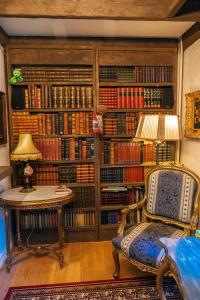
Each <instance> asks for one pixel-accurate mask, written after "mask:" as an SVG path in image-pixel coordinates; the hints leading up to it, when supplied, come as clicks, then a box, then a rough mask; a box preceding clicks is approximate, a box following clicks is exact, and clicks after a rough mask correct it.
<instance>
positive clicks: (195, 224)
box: [190, 214, 199, 230]
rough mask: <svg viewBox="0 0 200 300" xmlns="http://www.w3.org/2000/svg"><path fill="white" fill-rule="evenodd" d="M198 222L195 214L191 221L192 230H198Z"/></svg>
mask: <svg viewBox="0 0 200 300" xmlns="http://www.w3.org/2000/svg"><path fill="white" fill-rule="evenodd" d="M198 220H199V218H198V216H197V215H196V214H194V215H193V216H192V218H191V221H190V224H191V228H192V230H196V229H197V225H198Z"/></svg>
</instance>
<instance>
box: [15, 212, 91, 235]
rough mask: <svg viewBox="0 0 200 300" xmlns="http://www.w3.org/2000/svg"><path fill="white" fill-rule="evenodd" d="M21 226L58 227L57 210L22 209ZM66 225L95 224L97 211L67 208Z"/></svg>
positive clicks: (81, 225)
mask: <svg viewBox="0 0 200 300" xmlns="http://www.w3.org/2000/svg"><path fill="white" fill-rule="evenodd" d="M20 226H21V229H22V230H30V229H46V228H56V227H58V216H57V211H56V210H43V211H37V212H30V211H22V212H21V215H20ZM64 226H66V227H73V228H76V227H86V226H95V212H94V211H93V210H87V211H71V210H70V211H69V210H65V211H64Z"/></svg>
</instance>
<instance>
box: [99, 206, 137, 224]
mask: <svg viewBox="0 0 200 300" xmlns="http://www.w3.org/2000/svg"><path fill="white" fill-rule="evenodd" d="M120 222H121V211H120V210H110V211H105V210H103V211H101V225H109V224H118V223H120ZM126 222H127V224H131V223H136V222H137V212H136V211H133V212H131V213H129V214H128V215H127V217H126Z"/></svg>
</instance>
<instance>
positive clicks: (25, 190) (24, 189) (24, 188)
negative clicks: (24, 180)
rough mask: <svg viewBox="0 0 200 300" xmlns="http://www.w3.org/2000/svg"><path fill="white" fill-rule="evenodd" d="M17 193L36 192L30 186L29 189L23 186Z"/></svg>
mask: <svg viewBox="0 0 200 300" xmlns="http://www.w3.org/2000/svg"><path fill="white" fill-rule="evenodd" d="M19 191H20V193H31V192H33V191H36V188H34V187H33V186H31V187H25V186H23V187H22V188H21V189H20V190H19Z"/></svg>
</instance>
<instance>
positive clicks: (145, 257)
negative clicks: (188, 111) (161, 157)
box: [112, 165, 200, 278]
mask: <svg viewBox="0 0 200 300" xmlns="http://www.w3.org/2000/svg"><path fill="white" fill-rule="evenodd" d="M199 183H200V181H199V178H198V176H197V175H196V174H194V173H193V172H192V171H190V170H189V169H186V168H184V167H180V166H174V165H173V166H170V165H166V166H158V167H155V168H152V169H151V170H150V171H149V172H148V173H147V175H146V177H145V195H144V198H143V200H141V201H139V202H138V203H135V204H133V205H131V206H129V207H127V208H125V209H124V210H122V220H121V223H120V226H119V229H118V236H117V237H114V238H113V240H112V244H113V259H114V262H115V271H114V274H113V277H114V278H118V277H119V272H120V263H119V253H122V254H123V255H125V256H126V257H127V258H128V260H129V261H130V262H131V263H132V264H133V265H135V266H136V267H138V268H139V269H140V270H142V271H147V272H152V273H157V272H158V269H159V266H160V263H161V261H162V259H163V257H164V249H163V248H162V246H161V244H160V243H159V238H161V237H172V238H180V237H186V236H190V235H192V234H193V233H194V231H195V230H196V229H197V227H198V217H199ZM134 210H137V223H136V224H134V225H133V226H131V227H129V228H127V227H126V221H127V216H128V214H129V213H130V212H131V211H134ZM139 211H141V213H139ZM140 215H141V217H142V218H140ZM140 219H141V220H140Z"/></svg>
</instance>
